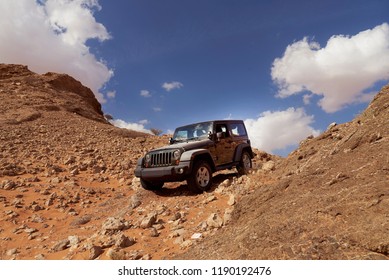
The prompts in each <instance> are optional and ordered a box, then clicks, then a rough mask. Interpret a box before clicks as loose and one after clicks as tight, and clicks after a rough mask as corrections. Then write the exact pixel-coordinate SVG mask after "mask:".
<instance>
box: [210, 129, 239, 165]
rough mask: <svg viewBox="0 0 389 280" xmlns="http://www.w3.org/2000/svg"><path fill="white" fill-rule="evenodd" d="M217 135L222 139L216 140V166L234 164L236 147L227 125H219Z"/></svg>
mask: <svg viewBox="0 0 389 280" xmlns="http://www.w3.org/2000/svg"><path fill="white" fill-rule="evenodd" d="M215 130H216V134H217V133H219V135H220V136H221V137H217V140H216V158H217V160H216V164H217V165H223V164H227V163H230V162H232V160H233V156H234V150H235V149H234V147H233V141H232V136H231V133H230V131H229V129H228V125H227V123H217V124H216V125H215Z"/></svg>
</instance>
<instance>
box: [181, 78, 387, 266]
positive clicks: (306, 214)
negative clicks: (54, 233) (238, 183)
mask: <svg viewBox="0 0 389 280" xmlns="http://www.w3.org/2000/svg"><path fill="white" fill-rule="evenodd" d="M388 151H389V85H387V86H385V87H383V88H382V90H381V91H380V92H379V93H378V94H377V95H376V97H375V98H374V100H373V101H372V102H371V103H370V105H369V106H368V108H367V109H366V110H365V111H364V112H363V113H362V114H360V115H359V116H357V117H356V118H355V119H354V120H353V121H351V122H349V123H345V124H340V125H338V124H335V123H334V124H331V125H330V126H329V127H328V129H327V131H325V132H324V133H322V134H321V135H319V136H318V137H316V138H313V137H309V138H308V139H306V140H304V141H303V142H302V143H301V145H300V147H299V148H298V149H297V150H296V151H294V152H292V153H291V154H290V155H289V156H288V157H287V158H286V159H283V160H282V161H280V162H279V163H278V164H277V166H276V170H275V171H274V172H273V175H274V182H273V183H271V184H268V185H265V186H263V187H260V188H256V189H255V191H254V192H253V193H252V194H250V195H249V196H246V197H244V198H243V199H242V200H241V201H240V203H239V204H238V205H237V207H236V209H235V211H234V212H233V218H232V220H233V223H231V224H230V225H229V226H228V227H226V228H225V229H223V230H222V231H220V232H219V233H218V235H217V236H216V235H215V236H213V237H210V238H209V239H207V240H205V242H204V243H202V244H200V245H199V246H197V247H195V248H193V250H191V251H189V252H187V253H184V254H183V255H180V256H179V257H178V258H184V259H223V258H229V259H385V260H386V259H388V258H389V153H388ZM250 178H251V179H252V178H253V177H250Z"/></svg>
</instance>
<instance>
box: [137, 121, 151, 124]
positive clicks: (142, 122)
mask: <svg viewBox="0 0 389 280" xmlns="http://www.w3.org/2000/svg"><path fill="white" fill-rule="evenodd" d="M139 123H140V124H143V125H146V124H149V123H150V121H149V120H140V121H139Z"/></svg>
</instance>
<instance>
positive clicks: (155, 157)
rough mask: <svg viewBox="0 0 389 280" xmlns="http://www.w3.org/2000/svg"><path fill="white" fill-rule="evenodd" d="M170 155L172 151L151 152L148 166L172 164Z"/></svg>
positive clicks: (171, 155)
mask: <svg viewBox="0 0 389 280" xmlns="http://www.w3.org/2000/svg"><path fill="white" fill-rule="evenodd" d="M172 157H173V151H169V152H157V153H152V154H151V161H150V167H160V166H169V165H172Z"/></svg>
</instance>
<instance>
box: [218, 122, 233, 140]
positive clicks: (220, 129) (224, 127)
mask: <svg viewBox="0 0 389 280" xmlns="http://www.w3.org/2000/svg"><path fill="white" fill-rule="evenodd" d="M218 132H221V133H222V138H226V137H228V136H230V133H229V132H228V129H227V125H226V124H217V125H216V133H218Z"/></svg>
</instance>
